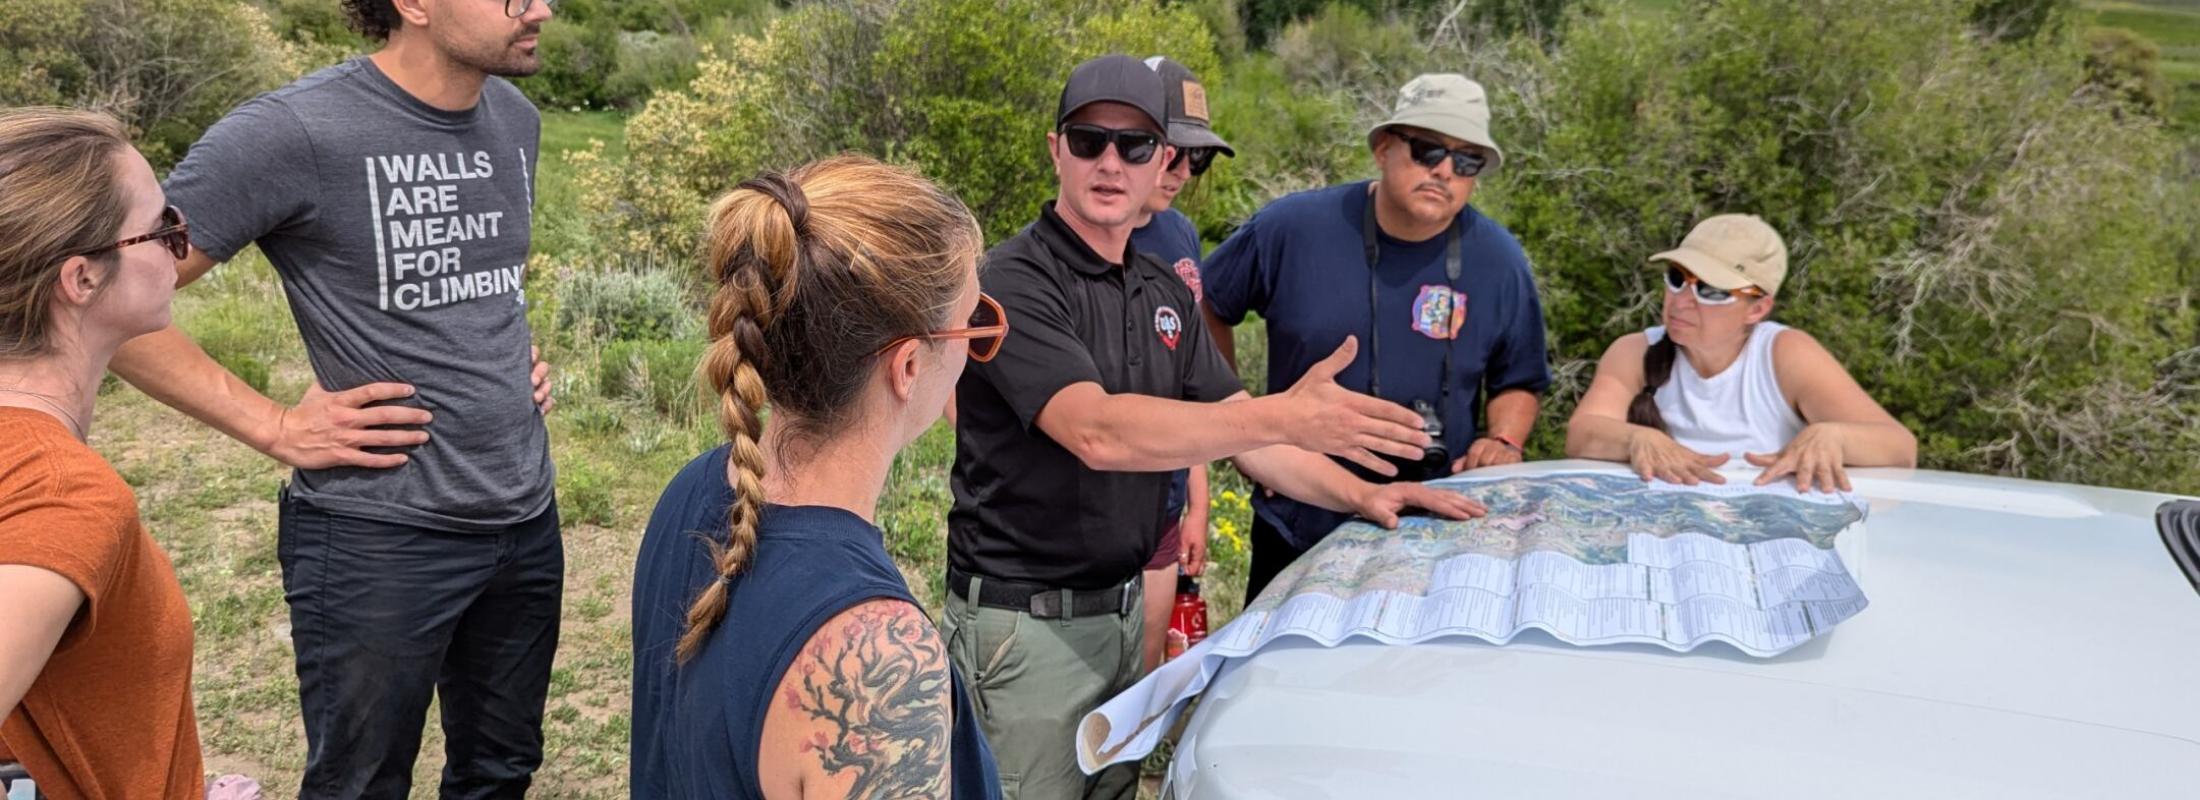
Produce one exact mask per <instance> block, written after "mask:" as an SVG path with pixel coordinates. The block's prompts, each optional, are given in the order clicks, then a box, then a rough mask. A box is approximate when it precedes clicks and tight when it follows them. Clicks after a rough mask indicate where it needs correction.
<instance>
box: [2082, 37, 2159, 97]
mask: <svg viewBox="0 0 2200 800" xmlns="http://www.w3.org/2000/svg"><path fill="white" fill-rule="evenodd" d="M2085 44H2086V57H2085V69H2086V75H2087V78H2088V82H2089V83H2091V84H2092V85H2094V86H2097V87H2100V88H2101V89H2102V90H2104V91H2107V92H2109V93H2110V94H2111V95H2112V96H2114V97H2115V98H2116V99H2118V100H2120V101H2122V102H2124V103H2126V104H2128V105H2130V106H2131V107H2132V108H2134V109H2137V110H2138V111H2140V112H2141V113H2144V114H2147V115H2150V116H2153V117H2155V118H2157V119H2159V118H2161V117H2162V116H2163V115H2164V114H2166V113H2167V112H2168V111H2169V102H2170V88H2169V81H2168V80H2167V79H2165V78H2163V77H2162V47H2161V45H2157V44H2155V43H2153V42H2151V41H2148V40H2147V39H2146V37H2143V36H2140V35H2139V34H2137V33H2133V32H2132V31H2129V30H2125V29H2123V28H2094V29H2092V30H2089V31H2086V33H2085Z"/></svg>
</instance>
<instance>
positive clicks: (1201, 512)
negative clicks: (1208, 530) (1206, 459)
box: [1184, 464, 1213, 533]
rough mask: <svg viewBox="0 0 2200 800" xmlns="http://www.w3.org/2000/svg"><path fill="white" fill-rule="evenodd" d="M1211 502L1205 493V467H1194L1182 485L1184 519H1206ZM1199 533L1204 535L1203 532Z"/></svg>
mask: <svg viewBox="0 0 2200 800" xmlns="http://www.w3.org/2000/svg"><path fill="white" fill-rule="evenodd" d="M1212 502H1213V497H1212V496H1210V495H1209V494H1208V493H1207V465H1206V464H1199V465H1195V466H1193V467H1192V471H1191V477H1190V479H1189V480H1187V481H1186V482H1185V484H1184V516H1185V518H1186V519H1190V518H1193V517H1197V518H1199V519H1201V520H1204V519H1206V518H1207V509H1208V508H1209V507H1210V504H1211V503H1212ZM1201 533H1205V531H1202V532H1201Z"/></svg>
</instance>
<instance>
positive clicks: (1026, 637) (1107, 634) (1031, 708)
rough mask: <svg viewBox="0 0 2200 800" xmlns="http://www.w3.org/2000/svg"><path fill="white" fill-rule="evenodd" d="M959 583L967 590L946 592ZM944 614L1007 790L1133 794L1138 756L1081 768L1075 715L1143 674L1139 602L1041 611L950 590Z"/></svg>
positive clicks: (1051, 796) (1015, 794) (1014, 799)
mask: <svg viewBox="0 0 2200 800" xmlns="http://www.w3.org/2000/svg"><path fill="white" fill-rule="evenodd" d="M979 580H984V579H983V578H980V579H979ZM958 588H959V589H966V590H967V589H968V587H950V591H953V590H954V589H958ZM1137 588H1138V587H1135V586H1134V587H1132V589H1133V591H1132V597H1133V598H1136V597H1137V596H1138V595H1137V591H1136V590H1137ZM971 594H972V595H975V592H972V593H971ZM940 617H941V619H940V627H941V628H942V630H941V634H942V635H943V636H945V637H946V638H947V653H948V658H949V659H951V660H953V661H954V662H955V666H956V667H957V668H958V669H960V670H961V671H962V674H963V676H964V677H965V678H966V679H967V680H969V682H970V689H971V692H970V699H971V702H972V703H973V704H974V705H976V706H977V711H978V716H979V718H980V720H981V722H982V723H983V727H984V728H985V738H986V742H987V744H990V745H991V746H992V747H993V758H994V761H995V762H996V763H997V764H998V766H999V768H1000V774H1001V794H1002V797H1004V798H1007V800H1068V799H1069V798H1110V799H1111V800H1112V799H1113V798H1123V799H1124V800H1129V799H1130V798H1133V797H1136V796H1137V794H1138V765H1137V764H1135V763H1132V764H1117V765H1115V766H1113V767H1109V768H1108V769H1105V770H1102V771H1101V772H1100V774H1098V775H1093V776H1091V777H1087V776H1086V775H1085V773H1084V771H1083V770H1081V769H1078V768H1077V751H1076V737H1077V722H1078V720H1080V719H1082V718H1083V717H1084V716H1085V713H1086V712H1089V711H1091V710H1093V709H1095V708H1098V707H1100V704H1101V703H1102V702H1105V701H1106V700H1107V699H1108V698H1111V697H1114V696H1115V695H1116V693H1118V692H1121V691H1123V690H1124V689H1128V688H1130V685H1131V684H1133V683H1137V682H1138V679H1139V677H1140V674H1139V671H1140V669H1141V668H1142V667H1143V666H1144V663H1143V658H1142V656H1143V652H1142V650H1141V649H1140V648H1141V645H1140V642H1141V641H1142V639H1141V637H1142V635H1143V633H1144V629H1145V623H1144V621H1143V620H1142V618H1141V615H1140V613H1139V608H1138V605H1137V604H1136V603H1133V604H1131V609H1130V613H1128V614H1114V613H1109V614H1101V615H1096V616H1090V617H1076V618H1072V619H1038V618H1035V617H1033V616H1031V614H1029V613H1026V612H1021V611H1010V610H1008V609H1003V608H986V607H982V606H979V605H977V604H976V603H974V602H971V601H970V598H969V597H961V596H950V597H948V598H947V609H946V611H945V612H944V613H942V614H941V615H940Z"/></svg>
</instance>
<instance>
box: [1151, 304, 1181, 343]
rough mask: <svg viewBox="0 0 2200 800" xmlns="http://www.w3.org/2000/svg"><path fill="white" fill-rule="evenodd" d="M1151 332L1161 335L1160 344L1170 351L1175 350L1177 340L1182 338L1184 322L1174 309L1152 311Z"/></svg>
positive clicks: (1164, 308)
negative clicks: (1166, 346)
mask: <svg viewBox="0 0 2200 800" xmlns="http://www.w3.org/2000/svg"><path fill="white" fill-rule="evenodd" d="M1153 332H1154V333H1157V334H1160V335H1161V343H1162V344H1165V345H1168V346H1169V349H1170V350H1175V349H1176V343H1177V340H1179V339H1182V338H1183V337H1184V320H1183V318H1181V317H1178V316H1177V314H1176V309H1174V308H1170V307H1168V306H1162V307H1160V308H1156V309H1154V310H1153Z"/></svg>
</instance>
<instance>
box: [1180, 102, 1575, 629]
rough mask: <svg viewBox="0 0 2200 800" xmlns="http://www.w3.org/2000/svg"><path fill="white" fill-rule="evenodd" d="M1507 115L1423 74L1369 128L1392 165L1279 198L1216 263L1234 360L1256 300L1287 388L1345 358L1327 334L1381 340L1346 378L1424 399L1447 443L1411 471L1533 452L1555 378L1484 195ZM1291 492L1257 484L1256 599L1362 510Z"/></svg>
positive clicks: (1216, 293)
mask: <svg viewBox="0 0 2200 800" xmlns="http://www.w3.org/2000/svg"><path fill="white" fill-rule="evenodd" d="M1489 120H1490V113H1489V101H1488V98H1487V96H1486V95H1485V94H1484V92H1483V90H1482V87H1481V85H1480V84H1477V83H1475V82H1474V81H1471V80H1468V79H1466V78H1464V77H1461V76H1459V75H1449V74H1442V75H1423V76H1420V77H1418V78H1414V79H1413V81H1412V82H1410V83H1407V84H1406V86H1405V88H1404V89H1403V90H1402V91H1401V92H1400V93H1399V99H1398V105H1397V109H1396V113H1395V114H1394V115H1393V116H1392V117H1391V118H1390V119H1389V120H1387V121H1385V122H1383V123H1382V124H1380V125H1377V126H1375V128H1374V129H1373V130H1371V131H1369V132H1368V144H1369V146H1370V147H1371V148H1372V149H1373V150H1374V155H1375V163H1376V166H1377V167H1378V168H1379V169H1380V170H1381V177H1379V178H1377V179H1376V180H1373V181H1367V182H1360V183H1351V184H1345V185H1342V186H1332V187H1329V188H1325V189H1316V190H1312V191H1306V192H1299V193H1296V194H1292V195H1289V196H1286V197H1283V198H1282V199H1279V200H1277V201H1275V202H1273V203H1270V204H1269V205H1268V206H1267V207H1266V208H1263V209H1261V210H1260V212H1259V213H1256V214H1254V215H1253V217H1252V219H1250V220H1247V221H1246V223H1245V225H1244V226H1243V227H1240V228H1239V229H1238V230H1237V232H1236V233H1235V234H1233V235H1231V237H1230V238H1229V240H1228V241H1225V242H1223V243H1222V245H1221V246H1219V247H1216V248H1215V251H1214V253H1212V254H1210V255H1209V256H1208V259H1207V262H1206V263H1205V264H1204V265H1202V268H1201V270H1200V278H1201V281H1202V283H1203V284H1204V286H1205V290H1206V298H1205V308H1206V314H1207V324H1208V325H1209V326H1210V328H1212V329H1213V331H1214V334H1213V335H1214V338H1215V340H1216V343H1217V344H1218V345H1219V346H1221V347H1222V348H1224V355H1225V357H1226V358H1229V359H1231V360H1232V361H1233V362H1234V361H1235V348H1233V347H1231V346H1230V342H1231V339H1230V333H1229V331H1230V327H1231V326H1234V325H1236V324H1237V323H1239V322H1240V321H1242V320H1243V319H1244V318H1245V315H1246V314H1247V313H1248V312H1251V313H1257V314H1259V315H1260V316H1261V317H1262V318H1263V319H1265V320H1266V321H1267V337H1268V385H1269V390H1270V391H1275V390H1277V389H1279V388H1281V387H1285V386H1289V385H1291V383H1292V382H1293V381H1296V380H1298V379H1299V377H1300V376H1302V375H1304V374H1306V372H1307V370H1308V368H1309V367H1311V366H1312V365H1314V364H1316V363H1317V362H1319V361H1320V360H1321V359H1322V357H1323V356H1325V355H1327V354H1328V349H1329V348H1328V346H1327V345H1325V344H1323V343H1325V342H1333V341H1336V340H1337V339H1338V338H1339V337H1342V336H1345V335H1357V336H1359V337H1360V338H1361V339H1362V340H1363V341H1364V342H1365V347H1364V350H1365V353H1364V355H1363V356H1362V357H1361V358H1359V359H1357V360H1356V361H1354V362H1353V363H1352V364H1351V365H1350V366H1348V367H1346V368H1345V369H1344V370H1343V371H1342V372H1341V373H1339V374H1338V376H1337V382H1338V383H1340V384H1342V385H1344V386H1350V387H1353V388H1357V389H1364V390H1365V391H1366V392H1367V393H1368V394H1371V395H1374V396H1376V397H1380V398H1383V399H1386V400H1391V401H1394V402H1397V403H1399V404H1401V405H1405V406H1408V407H1411V408H1413V409H1415V410H1416V411H1417V412H1418V414H1419V416H1420V418H1421V419H1422V421H1423V422H1422V424H1423V427H1424V429H1425V430H1427V431H1429V432H1430V433H1432V434H1433V435H1434V438H1436V439H1437V441H1438V443H1437V444H1436V445H1435V446H1434V447H1431V448H1429V449H1428V450H1427V451H1426V452H1424V453H1422V454H1421V455H1419V456H1415V457H1411V458H1405V459H1401V460H1400V461H1399V462H1398V464H1397V466H1398V467H1400V470H1399V471H1398V472H1399V479H1400V480H1414V481H1420V480H1429V479H1434V478H1441V477H1445V476H1447V475H1450V474H1452V473H1454V472H1459V471H1462V470H1468V469H1474V468H1476V467H1484V466H1490V465H1493V464H1508V463H1513V462H1517V461H1519V460H1520V459H1521V446H1522V444H1523V443H1524V442H1526V441H1527V438H1528V433H1529V431H1530V429H1531V428H1532V427H1533V426H1534V424H1535V415H1536V410H1537V408H1538V406H1539V405H1540V402H1541V394H1542V392H1543V390H1544V389H1545V388H1546V387H1547V386H1549V385H1550V382H1551V373H1550V366H1549V364H1548V363H1547V361H1546V358H1545V353H1544V331H1543V307H1542V303H1541V302H1540V301H1539V300H1538V299H1537V295H1536V287H1535V279H1534V276H1533V275H1532V274H1530V271H1529V268H1528V258H1527V255H1526V254H1525V253H1523V252H1522V251H1521V249H1520V243H1519V242H1518V241H1516V240H1515V239H1514V238H1513V235H1512V233H1511V232H1509V231H1506V230H1505V228H1504V227H1503V226H1501V225H1499V224H1497V222H1496V221H1495V220H1492V219H1490V218H1488V217H1485V216H1482V214H1481V213H1480V212H1478V211H1476V210H1475V209H1474V207H1473V206H1471V205H1468V200H1469V199H1471V198H1472V197H1473V195H1474V190H1475V186H1476V182H1477V180H1478V179H1479V176H1481V175H1483V174H1485V173H1488V172H1491V171H1494V170H1495V169H1496V168H1497V167H1498V165H1499V164H1500V163H1501V162H1502V160H1503V158H1504V155H1503V153H1502V152H1500V151H1499V150H1498V147H1497V143H1496V142H1495V141H1494V140H1493V139H1491V138H1490V131H1489ZM1485 398H1486V399H1487V405H1486V406H1485V405H1484V402H1483V401H1484V399H1485ZM1478 412H1479V413H1481V414H1482V415H1483V416H1486V420H1487V421H1486V422H1481V421H1478V420H1477V415H1478ZM1356 471H1357V472H1358V473H1359V474H1360V475H1361V476H1362V477H1366V478H1370V479H1378V478H1379V475H1378V474H1376V473H1372V472H1368V471H1366V470H1356ZM1256 482H1258V479H1257V478H1256ZM1275 488H1276V487H1273V486H1268V485H1266V484H1265V483H1263V484H1262V485H1261V489H1262V491H1259V492H1256V493H1255V495H1254V498H1253V509H1254V512H1255V519H1254V522H1253V534H1252V545H1253V560H1252V565H1251V569H1250V573H1249V574H1248V576H1247V581H1246V598H1247V600H1248V601H1250V600H1251V599H1252V598H1253V597H1256V596H1258V595H1259V593H1260V591H1261V590H1262V589H1263V588H1265V587H1266V586H1267V585H1268V582H1269V581H1270V580H1272V579H1273V578H1274V577H1275V576H1276V574H1277V573H1279V572H1281V571H1282V570H1283V568H1284V567H1285V566H1287V565H1289V564H1290V563H1291V561H1292V560H1293V559H1295V558H1297V557H1298V556H1299V554H1300V553H1303V552H1305V551H1306V550H1307V549H1308V548H1310V547H1312V546H1313V545H1314V544H1315V543H1316V542H1318V541H1320V540H1321V539H1322V537H1324V536H1327V535H1328V534H1329V532H1330V531H1331V530H1334V529H1335V528H1336V527H1337V526H1338V525H1340V524H1342V523H1344V522H1345V521H1346V520H1348V519H1350V518H1351V517H1350V515H1348V514H1342V513H1338V512H1336V511H1332V510H1330V509H1326V508H1320V507H1316V506H1310V505H1307V504H1305V503H1301V502H1297V501H1295V500H1293V499H1291V498H1290V497H1288V496H1284V495H1280V494H1278V493H1276V492H1275V491H1274V489H1275Z"/></svg>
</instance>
